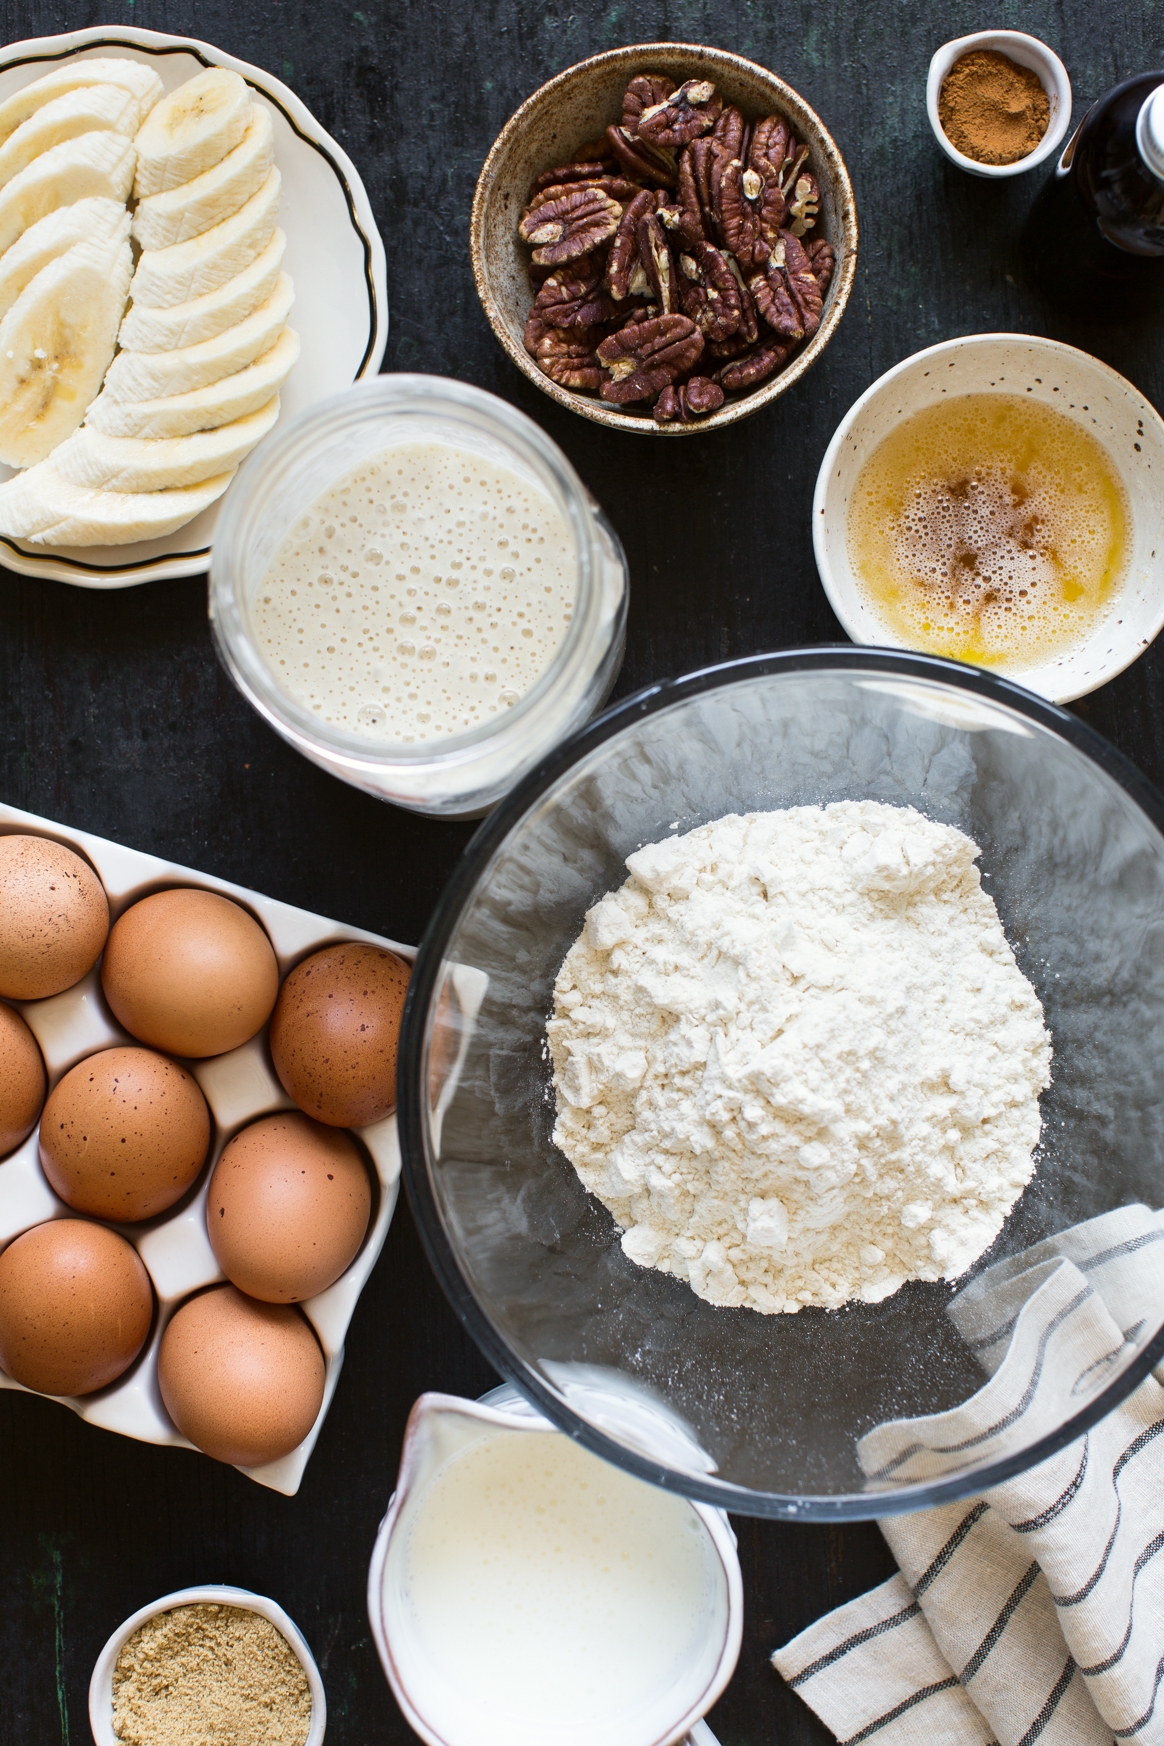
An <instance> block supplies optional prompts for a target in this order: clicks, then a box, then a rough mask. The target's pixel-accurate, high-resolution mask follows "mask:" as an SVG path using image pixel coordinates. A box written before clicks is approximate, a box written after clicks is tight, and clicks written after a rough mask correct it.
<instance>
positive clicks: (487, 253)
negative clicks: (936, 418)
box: [469, 42, 857, 436]
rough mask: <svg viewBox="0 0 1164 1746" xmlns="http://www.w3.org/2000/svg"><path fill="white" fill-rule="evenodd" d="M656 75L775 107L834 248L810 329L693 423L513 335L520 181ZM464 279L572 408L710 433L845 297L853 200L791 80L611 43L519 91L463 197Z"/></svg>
mask: <svg viewBox="0 0 1164 1746" xmlns="http://www.w3.org/2000/svg"><path fill="white" fill-rule="evenodd" d="M643 72H658V73H666V74H667V75H668V76H669V77H670V78H672V79H674V80H675V82H676V84H680V83H682V81H683V80H684V79H691V78H696V77H699V78H708V79H713V80H714V81H715V84H716V86H717V87H718V89H719V91H720V93H721V95H722V96H723V97H724V99H725V101H726V102H728V103H735V104H738V105H739V107H740V108H741V109H742V110H743V112H744V114H745V115H746V116H747V118H748V119H749V120H755V119H758V118H759V117H760V116H762V115H771V114H774V113H775V114H780V115H783V116H784V117H785V118H786V119H787V121H788V123H789V125H790V126H791V128H792V129H793V131H794V132H795V133H796V134H797V136H798V137H799V138H800V139H802V140H804V142H805V143H806V144H807V146H808V148H809V154H808V163H809V167H810V169H811V170H812V172H813V174H814V175H815V176H816V178H817V181H818V182H819V183H820V191H821V210H820V217H819V219H818V220H817V225H816V229H815V230H814V231H813V233H812V234H813V236H824V237H827V238H828V240H829V242H830V243H832V245H833V247H834V249H835V250H836V255H837V264H836V269H835V271H834V273H833V279H832V283H831V285H830V286H829V289H828V293H827V295H826V297H825V301H824V314H823V317H822V320H821V324H820V327H819V328H818V330H817V332H816V333H815V334H814V335H813V337H812V339H811V340H809V341H808V343H807V344H806V345H803V346H802V347H801V348H800V350H799V351H797V352H795V353H794V354H793V356H792V357H791V358H790V359H789V361H788V363H787V364H786V365H785V366H784V368H783V369H782V370H780V371H778V372H777V374H776V375H775V376H770V377H769V379H768V380H767V381H766V382H763V383H761V384H760V386H759V387H758V388H755V389H753V391H752V392H751V393H750V394H740V395H738V396H736V397H734V398H732V399H730V400H727V401H725V402H724V404H723V406H721V407H720V409H719V411H718V412H713V413H711V414H709V416H708V417H706V418H701V419H699V420H697V421H696V422H695V423H693V424H679V423H675V424H666V425H657V424H656V423H655V421H654V418H653V417H652V416H651V412H650V409H649V408H645V409H639V410H635V409H633V408H631V407H627V408H623V407H619V406H608V405H607V403H606V402H605V401H604V400H600V399H599V398H598V396H597V395H596V394H577V393H575V392H574V391H573V390H572V389H570V388H563V387H561V386H559V384H558V383H557V382H553V381H551V380H550V378H549V377H548V376H546V375H544V374H543V372H542V371H541V370H539V368H538V366H537V364H536V363H535V362H534V360H533V359H532V358H531V357H530V355H529V353H528V352H527V351H526V349H525V346H524V345H523V344H522V334H523V332H524V330H525V323H526V317H527V315H528V314H529V308H530V304H531V302H532V301H533V294H532V292H531V290H530V282H529V275H528V272H527V266H528V261H529V251H528V249H526V248H525V247H524V245H523V244H522V243H521V242H520V241H519V240H518V235H517V225H518V220H519V219H520V217H521V212H522V208H523V207H524V206H525V204H526V201H527V199H528V196H529V188H530V184H531V182H532V181H533V180H534V178H535V177H536V176H539V175H541V173H542V171H543V170H548V169H550V168H551V167H552V166H553V165H555V164H562V163H566V162H567V161H568V160H569V159H570V158H571V157H572V156H573V154H574V153H575V152H576V151H577V149H578V147H579V146H580V145H582V144H584V143H585V141H587V140H590V139H594V138H595V136H596V135H598V134H601V133H603V132H604V131H605V129H606V128H607V127H608V126H609V125H610V123H611V122H613V121H617V120H618V119H619V116H620V113H621V106H622V95H623V92H624V91H625V90H626V87H627V84H628V83H629V81H630V80H631V79H632V78H633V77H634V75H635V74H636V73H643ZM469 239H470V248H471V251H472V260H473V277H474V279H475V280H476V281H477V291H478V294H479V295H480V298H481V302H482V303H483V305H484V307H485V313H486V315H487V316H488V317H489V320H490V323H491V324H492V327H493V331H494V333H495V334H496V335H497V337H498V339H499V340H500V341H501V343H502V345H503V346H504V347H505V349H506V351H507V352H508V353H509V355H510V357H511V358H512V359H513V361H514V363H515V364H516V365H517V367H518V369H519V370H523V371H524V372H525V374H526V375H527V376H528V377H529V379H530V381H531V382H536V384H537V386H538V387H539V388H540V389H541V390H542V392H543V393H544V394H549V395H550V396H551V397H552V398H553V399H554V400H556V401H558V403H559V404H560V405H562V406H568V407H569V408H570V410H571V411H572V412H580V413H581V414H582V415H583V417H584V418H592V419H594V420H595V421H596V422H597V423H598V424H605V425H608V426H609V427H610V428H611V429H612V430H629V431H638V432H655V433H657V434H659V435H663V436H674V435H691V434H692V433H693V432H697V431H708V430H716V429H718V428H719V427H720V426H722V425H725V424H734V423H735V421H736V420H737V419H740V418H747V417H748V416H749V415H750V414H751V413H753V412H758V411H759V409H760V408H761V407H762V406H767V405H768V404H769V402H771V401H773V400H776V399H778V398H779V396H780V395H781V394H784V393H785V392H786V391H787V390H788V389H789V388H791V387H792V384H793V383H794V382H798V381H799V380H800V378H801V377H802V376H803V375H804V374H805V372H806V371H807V370H809V369H810V368H811V367H812V365H813V364H814V363H815V361H816V359H817V358H818V357H819V356H820V354H821V353H822V352H823V351H824V349H825V347H826V346H827V345H828V343H829V341H830V339H831V338H832V337H833V334H834V333H835V332H836V329H837V324H838V322H839V321H840V319H841V316H842V315H843V314H844V311H845V305H846V303H847V302H848V300H849V293H850V291H851V290H852V286H853V279H854V277H855V275H856V270H857V208H856V205H855V203H854V200H853V189H852V184H851V183H850V181H849V173H848V171H847V170H846V168H845V163H844V159H843V158H842V157H841V154H840V152H839V151H838V150H837V148H836V146H835V145H834V143H833V139H832V136H831V135H830V134H829V132H828V130H827V129H826V128H825V127H824V126H823V124H822V123H821V121H820V119H819V118H818V116H817V115H816V114H815V112H814V111H813V110H811V109H810V108H809V107H808V104H807V103H806V102H805V101H804V99H803V98H802V97H799V96H798V95H797V94H796V92H795V91H794V90H793V89H792V87H791V85H786V84H785V83H784V81H783V79H778V78H777V77H776V75H775V73H769V72H768V71H767V70H766V69H765V68H764V67H759V66H757V65H756V63H755V62H754V61H746V60H744V59H743V57H742V56H740V55H733V54H728V53H726V51H725V50H723V49H716V48H701V47H699V46H698V45H697V44H693V43H674V42H662V43H660V42H648V43H636V44H634V45H632V46H631V47H629V48H620V49H611V50H610V51H609V52H608V53H606V54H601V55H593V56H592V57H591V58H590V60H588V61H579V63H578V65H577V66H575V67H568V68H567V69H566V71H565V72H564V73H559V74H558V75H557V76H556V78H553V79H550V80H549V81H548V82H547V83H546V84H544V85H543V86H541V88H540V89H539V90H537V91H535V92H534V94H533V96H532V97H528V98H527V99H526V101H525V102H524V103H523V104H522V106H521V108H520V109H518V110H517V111H516V112H515V113H514V114H513V115H512V116H511V117H510V119H509V120H508V121H507V122H506V124H505V126H504V127H503V128H502V130H501V132H500V133H499V134H498V136H497V138H496V140H495V141H494V143H493V148H492V150H491V151H490V153H489V156H488V157H487V158H486V159H485V163H484V166H483V168H482V170H481V175H480V177H479V178H478V182H477V191H476V194H475V195H474V197H473V214H472V218H471V220H470V225H469Z"/></svg>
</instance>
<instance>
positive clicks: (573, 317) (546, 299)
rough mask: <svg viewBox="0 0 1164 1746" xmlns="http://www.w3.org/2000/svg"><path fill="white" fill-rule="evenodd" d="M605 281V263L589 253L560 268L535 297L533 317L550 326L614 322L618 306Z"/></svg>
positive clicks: (576, 325)
mask: <svg viewBox="0 0 1164 1746" xmlns="http://www.w3.org/2000/svg"><path fill="white" fill-rule="evenodd" d="M602 281H603V270H602V263H601V261H596V260H594V259H593V258H592V257H590V256H586V257H585V258H584V259H582V260H580V261H573V262H571V263H570V265H569V266H566V267H559V268H558V269H557V270H556V271H555V272H553V273H551V274H550V276H549V278H548V279H547V280H546V282H545V284H544V285H543V286H542V288H541V290H540V291H539V292H538V294H537V296H536V297H535V298H534V303H533V309H532V310H531V311H530V314H531V318H532V317H533V316H537V317H539V318H540V319H541V320H542V321H544V322H545V323H546V325H547V326H548V327H600V326H601V325H602V323H603V322H606V321H612V320H613V319H614V315H615V307H614V303H613V300H612V299H611V297H610V294H609V292H608V291H607V290H606V288H605V287H604V285H603V282H602Z"/></svg>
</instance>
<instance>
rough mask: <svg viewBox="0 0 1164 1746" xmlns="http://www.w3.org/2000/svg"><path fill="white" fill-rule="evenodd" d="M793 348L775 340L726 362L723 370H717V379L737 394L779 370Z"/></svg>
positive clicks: (729, 391)
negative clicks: (744, 355)
mask: <svg viewBox="0 0 1164 1746" xmlns="http://www.w3.org/2000/svg"><path fill="white" fill-rule="evenodd" d="M792 350H793V347H792V346H790V345H781V344H780V343H779V342H778V341H776V340H773V341H772V342H771V344H769V345H765V346H761V347H760V348H759V350H758V351H754V352H749V353H748V355H747V357H745V358H737V359H736V360H735V362H734V363H731V364H725V365H724V367H723V369H722V370H717V371H716V372H715V380H716V381H717V382H718V383H719V384H720V385H721V387H723V388H726V389H727V391H728V393H729V394H736V393H738V392H739V391H740V389H742V388H754V387H755V386H756V384H757V383H758V382H764V381H766V380H767V378H768V377H769V376H771V375H772V374H773V373H774V372H775V371H776V370H778V369H779V368H780V366H781V364H783V363H784V362H785V360H786V359H787V358H789V357H790V356H791V355H792Z"/></svg>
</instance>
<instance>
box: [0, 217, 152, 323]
mask: <svg viewBox="0 0 1164 1746" xmlns="http://www.w3.org/2000/svg"><path fill="white" fill-rule="evenodd" d="M128 241H129V213H128V212H127V211H126V210H125V207H124V206H123V205H122V204H121V202H120V201H118V200H102V199H98V198H93V199H91V200H78V201H77V203H76V204H75V205H74V206H58V208H57V210H56V211H55V212H50V213H49V214H48V216H47V218H41V219H39V220H38V221H37V223H36V224H34V225H32V226H31V228H30V229H28V230H26V231H25V233H24V235H23V236H22V237H21V238H20V239H19V241H17V242H14V243H13V245H12V247H11V248H10V249H9V250H8V252H7V254H4V255H0V319H3V317H4V316H6V315H7V314H8V311H9V310H10V309H11V308H12V305H13V304H14V303H15V302H16V299H17V298H18V297H19V296H20V293H21V292H22V291H23V290H24V287H25V286H26V285H28V284H30V283H31V281H32V280H33V279H35V277H36V275H37V274H38V273H39V272H40V270H41V268H42V267H47V266H48V264H49V262H50V261H55V260H56V259H57V256H58V255H63V254H64V253H65V250H66V249H71V248H75V247H76V245H77V244H78V243H83V242H93V243H113V242H128Z"/></svg>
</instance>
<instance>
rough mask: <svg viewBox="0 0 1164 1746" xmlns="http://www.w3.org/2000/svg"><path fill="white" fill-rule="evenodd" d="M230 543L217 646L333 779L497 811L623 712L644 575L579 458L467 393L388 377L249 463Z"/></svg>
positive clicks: (215, 606) (395, 796) (213, 588)
mask: <svg viewBox="0 0 1164 1746" xmlns="http://www.w3.org/2000/svg"><path fill="white" fill-rule="evenodd" d="M237 484H238V487H239V489H238V490H237V491H236V492H235V493H234V495H233V498H232V502H231V503H230V504H229V505H228V506H227V509H226V511H225V513H224V516H223V520H222V522H221V523H220V527H219V532H218V536H217V538H216V542H215V547H214V558H213V563H212V565H211V577H210V617H211V623H212V626H213V629H214V634H215V638H216V642H217V645H218V650H219V653H220V655H221V657H222V659H223V662H224V664H225V666H226V668H227V670H228V672H229V673H230V674H231V677H232V678H233V679H234V680H235V683H236V684H237V685H238V686H239V689H240V690H241V691H242V692H243V694H244V696H246V697H247V698H248V699H249V701H250V702H251V703H252V704H253V705H254V707H255V708H256V709H257V710H258V711H259V712H260V714H261V715H263V716H264V717H265V719H266V720H267V721H268V722H269V723H270V724H271V726H272V727H274V728H275V729H276V731H277V732H279V733H280V734H282V736H283V737H284V739H286V740H288V741H290V743H291V744H292V745H294V746H295V747H296V748H297V749H298V750H299V751H301V752H302V753H303V754H304V755H305V756H306V757H308V758H311V759H312V760H313V761H314V762H316V763H318V764H320V765H322V766H323V767H324V768H325V769H327V770H330V771H331V772H332V774H333V775H336V776H339V777H341V778H342V779H343V780H344V781H347V782H351V783H353V784H355V785H356V786H357V787H360V788H365V789H367V790H369V791H370V792H371V793H374V794H377V795H380V796H381V797H382V798H384V799H386V800H393V801H395V802H396V803H397V804H399V805H401V806H407V807H409V808H411V809H412V810H414V811H418V812H426V813H433V814H442V815H445V816H465V815H472V814H477V813H480V812H483V811H485V810H487V809H488V807H490V806H492V805H493V804H494V803H495V802H496V801H497V800H498V799H499V798H500V797H501V795H502V794H503V793H505V792H506V790H507V789H508V788H509V787H510V786H511V785H512V784H513V782H515V781H516V780H517V778H518V777H519V776H521V775H522V774H523V773H524V772H525V771H526V770H527V769H529V768H530V767H531V766H532V765H533V764H534V763H536V762H537V760H538V759H539V758H540V757H541V756H543V754H544V753H545V752H547V751H548V750H549V749H550V747H551V746H553V745H554V744H555V743H556V742H557V741H558V740H560V739H562V738H564V737H565V735H566V734H568V733H570V732H571V731H572V730H573V729H574V728H576V727H579V726H580V725H581V724H582V722H584V721H585V720H586V718H587V717H588V716H589V715H590V714H592V713H593V711H594V710H595V709H596V708H597V707H598V706H599V705H600V704H601V703H602V702H603V701H604V699H605V697H606V695H607V693H608V692H609V690H610V687H611V685H612V684H613V682H614V679H615V677H616V675H617V673H618V668H619V664H620V662H621V658H622V649H623V636H624V626H625V619H626V567H625V562H624V560H623V556H622V550H621V547H620V546H619V543H618V540H617V538H616V536H615V535H614V533H613V532H612V530H611V529H610V527H609V525H608V524H607V522H606V521H605V519H604V518H603V516H602V513H601V511H600V510H599V509H598V506H597V505H596V504H595V503H594V501H593V499H592V498H591V497H590V496H589V494H588V493H587V491H586V489H585V487H584V486H583V485H582V483H581V481H580V480H579V478H578V477H577V475H576V474H575V472H574V470H573V468H572V467H571V466H570V464H569V462H568V461H567V460H566V458H565V456H564V455H563V454H562V453H561V451H560V450H559V449H558V448H557V446H556V445H555V444H554V443H553V442H551V440H550V439H549V437H547V436H546V435H545V433H544V432H543V431H541V430H540V429H539V428H538V426H537V425H536V424H534V423H533V421H532V420H530V419H528V418H526V417H525V416H524V415H523V414H522V413H519V412H517V411H516V410H515V409H514V408H513V407H511V406H508V405H507V404H506V403H505V402H504V401H501V400H498V399H497V398H496V397H495V396H493V395H491V394H486V393H483V392H482V391H481V390H480V389H478V388H472V387H470V386H468V385H467V384H465V383H461V382H453V381H446V380H443V379H442V378H440V377H435V376H381V377H378V378H376V380H375V381H373V382H370V383H361V384H358V385H356V386H355V387H353V388H352V389H349V390H348V391H346V392H345V393H344V394H340V395H337V396H335V398H334V399H332V400H330V401H325V402H323V403H322V404H320V405H318V406H316V407H313V408H311V409H310V410H309V411H308V412H306V413H304V414H302V415H301V416H300V417H299V418H298V419H295V420H292V421H291V423H290V424H289V425H288V426H287V428H286V430H285V431H283V432H282V433H280V435H279V436H278V437H277V438H276V440H275V441H273V442H272V443H269V444H262V445H260V447H259V448H258V449H257V450H256V451H255V454H254V455H253V456H252V457H251V459H250V461H249V462H248V463H247V465H246V467H245V468H244V469H242V470H241V471H240V474H239V479H238V481H237Z"/></svg>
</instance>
